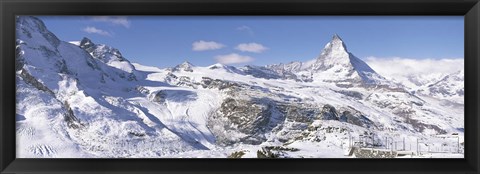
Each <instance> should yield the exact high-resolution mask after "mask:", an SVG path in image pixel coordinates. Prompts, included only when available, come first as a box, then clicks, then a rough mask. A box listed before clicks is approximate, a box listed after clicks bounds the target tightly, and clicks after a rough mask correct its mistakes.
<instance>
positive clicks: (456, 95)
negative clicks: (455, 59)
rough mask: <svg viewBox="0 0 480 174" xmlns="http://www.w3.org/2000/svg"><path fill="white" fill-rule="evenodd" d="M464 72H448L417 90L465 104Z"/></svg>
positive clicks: (424, 93)
mask: <svg viewBox="0 0 480 174" xmlns="http://www.w3.org/2000/svg"><path fill="white" fill-rule="evenodd" d="M464 74H465V73H464V71H463V70H460V71H457V72H454V73H451V74H447V75H445V76H443V77H442V78H441V79H440V80H438V81H435V82H433V83H428V84H426V85H423V86H421V88H420V89H418V90H417V91H416V92H417V93H419V94H421V95H426V96H432V97H436V98H439V99H444V100H448V101H451V102H455V103H459V104H463V103H464V96H465V90H464V89H465V88H464V81H465V75H464Z"/></svg>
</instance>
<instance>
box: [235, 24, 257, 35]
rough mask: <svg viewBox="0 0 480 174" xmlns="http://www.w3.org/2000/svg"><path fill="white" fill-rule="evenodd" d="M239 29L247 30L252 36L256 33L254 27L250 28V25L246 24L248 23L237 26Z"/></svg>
mask: <svg viewBox="0 0 480 174" xmlns="http://www.w3.org/2000/svg"><path fill="white" fill-rule="evenodd" d="M237 30H239V31H245V32H247V33H248V34H250V35H251V36H253V34H254V33H253V30H252V28H250V27H249V26H246V25H242V26H240V27H237Z"/></svg>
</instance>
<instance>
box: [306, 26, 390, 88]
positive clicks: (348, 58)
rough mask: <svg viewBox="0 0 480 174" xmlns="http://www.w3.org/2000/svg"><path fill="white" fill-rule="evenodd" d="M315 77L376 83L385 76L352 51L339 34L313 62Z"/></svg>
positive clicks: (334, 80) (325, 79)
mask: <svg viewBox="0 0 480 174" xmlns="http://www.w3.org/2000/svg"><path fill="white" fill-rule="evenodd" d="M311 70H312V71H313V77H312V78H313V79H314V80H315V79H316V80H317V81H318V80H321V81H332V82H337V83H338V82H343V83H361V84H363V85H365V84H374V83H376V82H379V81H383V80H384V78H383V77H381V76H380V75H379V74H377V73H376V72H375V71H374V70H373V69H372V68H370V66H368V65H367V64H366V63H365V62H364V61H362V60H361V59H359V58H357V57H356V56H354V55H353V54H352V53H350V52H349V51H348V49H347V46H346V45H345V42H344V41H343V40H342V39H341V38H340V36H338V35H337V34H335V35H333V37H332V40H331V41H330V42H328V43H327V44H326V45H325V47H324V48H323V50H322V52H321V53H320V56H318V58H317V59H316V60H315V62H314V63H313V64H312V67H311Z"/></svg>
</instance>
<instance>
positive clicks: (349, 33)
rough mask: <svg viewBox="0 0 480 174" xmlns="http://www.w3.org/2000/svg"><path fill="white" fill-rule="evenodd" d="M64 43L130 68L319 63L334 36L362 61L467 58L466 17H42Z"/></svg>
mask: <svg viewBox="0 0 480 174" xmlns="http://www.w3.org/2000/svg"><path fill="white" fill-rule="evenodd" d="M40 19H42V20H43V21H44V22H45V24H46V25H47V27H48V28H49V30H50V31H52V32H53V33H54V34H56V35H57V36H58V37H59V38H60V39H61V40H65V41H78V40H80V39H82V38H83V37H88V38H90V39H91V40H92V41H93V42H95V43H102V44H107V45H110V46H112V47H115V48H118V49H119V50H120V51H121V52H122V54H123V55H124V57H126V58H127V59H129V60H130V61H132V62H138V63H141V64H144V65H150V66H157V67H172V66H175V65H177V64H179V63H182V62H183V61H189V62H191V63H193V64H195V65H199V66H208V65H211V64H214V63H217V62H219V61H220V62H222V63H226V64H232V65H244V64H254V65H266V64H273V63H281V62H283V63H288V62H291V61H306V60H310V59H313V58H316V57H317V56H318V55H319V54H320V52H321V50H322V49H323V47H324V46H325V44H326V43H327V42H328V41H330V39H331V38H332V35H333V34H335V33H336V34H338V35H340V37H341V38H342V39H343V40H344V42H345V43H346V45H347V47H348V50H349V51H350V52H352V53H353V54H354V55H356V56H357V57H359V58H362V59H366V58H368V57H377V58H392V57H400V58H410V59H445V58H450V59H451V58H463V57H464V56H463V54H464V53H463V51H464V38H463V36H464V22H463V16H448V17H447V16H428V17H427V16H422V17H418V16H402V17H400V16H396V17H394V16H390V17H388V16H384V17H378V16H362V17H360V16H355V17H354V16H342V17H340V16H302V17H293V16H290V17H287V16H278V17H274V16H263V17H262V16H250V17H248V16H243V17H233V16H222V17H220V16H203V17H202V16H155V17H154V16H151V17H147V16H129V17H86V16H83V17H79V16H41V17H40Z"/></svg>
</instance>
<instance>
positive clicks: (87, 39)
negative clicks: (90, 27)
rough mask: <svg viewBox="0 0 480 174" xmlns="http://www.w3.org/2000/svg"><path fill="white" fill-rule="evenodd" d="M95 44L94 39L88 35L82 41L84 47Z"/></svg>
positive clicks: (81, 45)
mask: <svg viewBox="0 0 480 174" xmlns="http://www.w3.org/2000/svg"><path fill="white" fill-rule="evenodd" d="M94 45H95V44H94V43H93V42H92V40H90V39H89V38H87V37H83V39H82V40H81V41H80V47H82V48H83V49H86V48H89V47H92V46H94Z"/></svg>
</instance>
